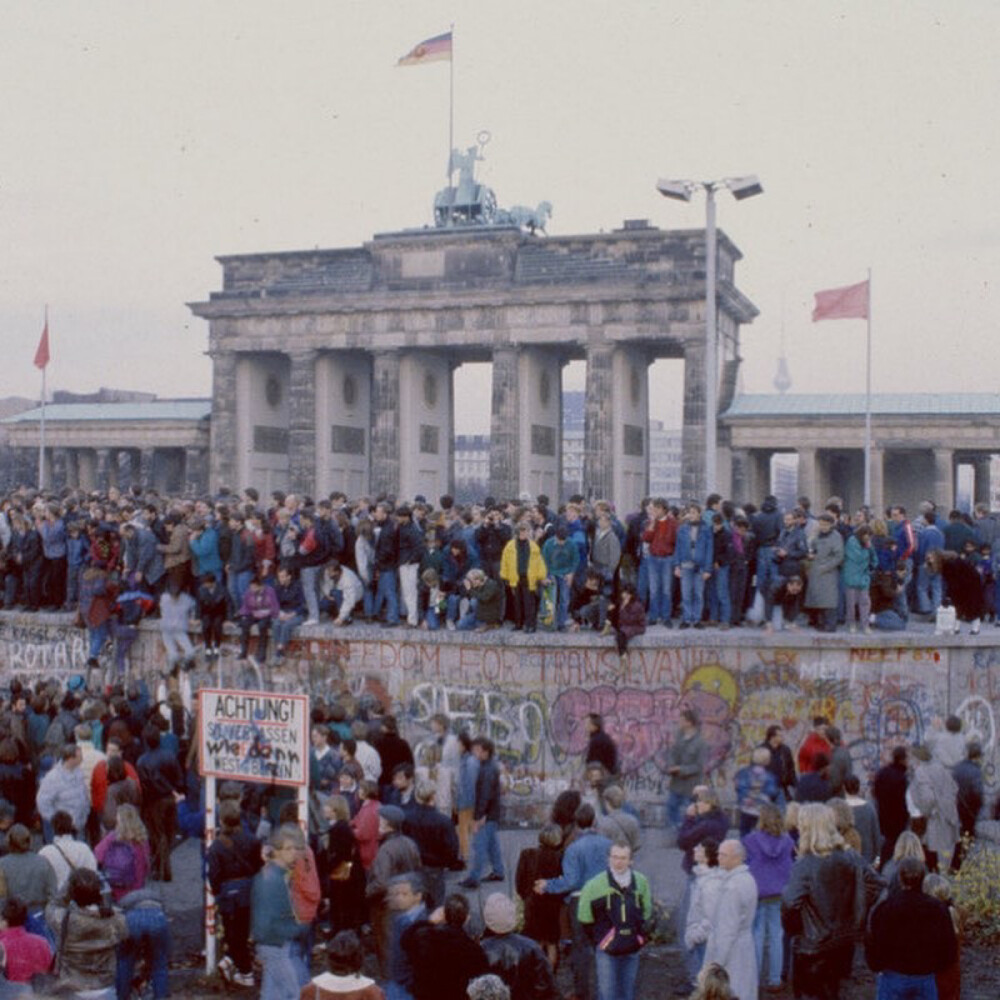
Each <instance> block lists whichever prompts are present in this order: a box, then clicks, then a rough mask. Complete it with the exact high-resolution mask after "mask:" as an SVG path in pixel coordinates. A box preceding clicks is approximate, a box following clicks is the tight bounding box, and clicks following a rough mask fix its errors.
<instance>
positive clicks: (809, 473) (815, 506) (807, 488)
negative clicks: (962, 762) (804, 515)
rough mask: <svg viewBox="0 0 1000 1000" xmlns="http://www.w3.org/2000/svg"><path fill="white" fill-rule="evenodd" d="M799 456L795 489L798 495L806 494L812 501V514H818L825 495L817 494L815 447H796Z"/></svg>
mask: <svg viewBox="0 0 1000 1000" xmlns="http://www.w3.org/2000/svg"><path fill="white" fill-rule="evenodd" d="M797 451H798V456H799V481H798V486H797V487H796V490H797V492H798V495H799V496H800V497H801V496H807V497H809V499H810V500H811V501H812V510H813V513H814V514H819V512H820V511H821V510H822V509H823V502H824V501H825V500H826V497H821V496H819V495H818V490H819V485H820V484H819V464H818V461H817V458H816V449H815V448H799V449H797Z"/></svg>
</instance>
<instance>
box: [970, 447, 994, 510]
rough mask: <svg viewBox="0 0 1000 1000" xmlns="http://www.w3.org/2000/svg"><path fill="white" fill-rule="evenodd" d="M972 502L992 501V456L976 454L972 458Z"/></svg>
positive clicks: (986, 502)
mask: <svg viewBox="0 0 1000 1000" xmlns="http://www.w3.org/2000/svg"><path fill="white" fill-rule="evenodd" d="M972 469H973V472H972V502H973V503H974V504H977V503H985V504H988V503H989V502H990V456H989V455H976V456H975V458H973V460H972Z"/></svg>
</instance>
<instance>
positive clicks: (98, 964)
mask: <svg viewBox="0 0 1000 1000" xmlns="http://www.w3.org/2000/svg"><path fill="white" fill-rule="evenodd" d="M45 919H46V922H47V923H48V925H49V928H50V930H51V931H52V933H53V935H54V936H55V939H56V942H57V943H61V945H62V946H61V947H60V948H59V959H58V969H59V972H58V976H59V979H58V982H57V984H56V992H59V993H63V992H64V991H66V992H68V991H71V990H72V991H74V992H75V991H82V990H100V989H107V988H108V987H109V986H114V985H115V970H116V968H117V951H116V949H117V946H118V945H119V944H121V942H122V941H124V940H125V939H126V938H127V937H128V924H127V923H126V921H125V915H124V914H123V913H122V912H121V911H120V910H115V911H114V912H113V913H111V914H110V916H106V917H104V916H101V914H100V913H99V912H98V908H97V907H96V906H85V907H78V906H77V905H76V903H70V904H69V910H68V917H67V910H66V908H64V907H62V906H56V905H55V904H54V903H50V904H49V905H48V906H47V907H46V909H45ZM64 928H65V934H63V929H64Z"/></svg>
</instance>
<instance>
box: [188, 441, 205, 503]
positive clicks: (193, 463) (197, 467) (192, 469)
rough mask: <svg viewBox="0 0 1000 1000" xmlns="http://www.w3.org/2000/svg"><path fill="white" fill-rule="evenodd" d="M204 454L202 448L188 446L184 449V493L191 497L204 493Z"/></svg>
mask: <svg viewBox="0 0 1000 1000" xmlns="http://www.w3.org/2000/svg"><path fill="white" fill-rule="evenodd" d="M204 455H205V452H204V450H203V449H202V448H198V447H192V446H189V447H187V448H185V449H184V493H185V495H186V496H193V495H195V494H197V493H202V492H204V489H205V474H204V471H203V468H202V466H203V464H204Z"/></svg>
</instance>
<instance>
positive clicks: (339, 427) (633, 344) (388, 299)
mask: <svg viewBox="0 0 1000 1000" xmlns="http://www.w3.org/2000/svg"><path fill="white" fill-rule="evenodd" d="M533 230H534V227H531V231H528V230H525V229H524V228H522V227H521V226H519V225H517V224H516V223H512V222H507V223H494V224H487V225H477V226H472V225H469V226H453V225H446V226H442V227H439V228H426V229H416V230H406V231H403V232H397V233H386V234H380V235H376V236H375V237H374V238H373V239H372V240H371V241H370V242H367V243H365V244H364V245H362V246H357V247H348V248H344V249H333V250H306V251H298V252H291V253H255V254H246V255H237V256H225V257H220V258H219V262H220V264H221V265H222V288H221V290H219V291H216V292H213V293H211V295H210V296H209V298H208V299H207V301H203V302H197V303H193V304H192V305H191V309H192V310H193V312H194V313H195V315H197V316H200V317H202V318H203V319H206V320H208V322H209V335H208V340H209V354H210V356H211V358H212V363H213V382H212V428H211V446H210V477H209V478H210V485H211V487H213V488H217V487H218V486H220V485H222V484H225V485H227V486H230V487H231V488H234V489H240V488H242V487H245V486H250V485H253V486H256V487H258V489H261V490H271V489H277V488H281V489H284V490H292V491H295V492H299V493H308V494H311V495H320V494H323V493H328V492H330V491H331V490H334V489H342V490H343V491H344V492H346V493H347V494H348V495H353V496H357V495H361V494H370V495H377V494H380V493H387V494H391V495H393V496H396V497H399V498H409V499H412V498H413V497H414V496H415V495H417V494H423V495H425V496H426V497H428V499H431V500H432V501H436V500H437V498H438V496H439V495H440V494H442V493H445V492H450V491H451V488H452V483H453V472H452V467H453V462H452V457H453V455H452V453H453V444H452V441H453V435H454V432H455V430H456V427H455V417H454V413H455V406H454V395H453V380H452V375H453V372H454V370H455V368H456V367H457V366H458V365H460V364H462V363H463V362H482V361H489V362H492V366H493V375H492V393H491V396H492V408H491V433H490V490H491V492H492V493H493V495H494V496H496V497H498V498H506V497H512V496H517V495H518V494H519V493H521V492H522V491H527V492H529V493H531V494H532V495H534V494H536V493H538V492H544V493H547V494H549V496H551V497H552V498H553V499H555V498H556V497H558V496H560V494H561V474H562V473H561V469H562V456H561V449H562V417H561V413H562V371H563V367H564V365H566V364H567V363H568V362H569V361H571V360H577V359H583V360H585V362H586V372H587V374H586V404H585V443H584V448H585V459H584V490H585V492H586V493H587V494H588V495H590V496H592V497H606V498H609V499H611V500H613V501H614V502H615V503H616V504H617V505H618V507H619V508H620V509H623V510H624V509H628V508H631V507H633V506H634V505H635V504H636V503H637V501H638V500H639V499H640V498H641V497H642V496H643V495H644V494H645V493H646V490H647V483H648V478H649V434H648V410H649V393H648V388H647V386H648V378H647V375H648V368H649V365H650V364H651V363H652V362H653V361H654V360H656V359H658V358H677V359H683V361H684V390H683V391H684V401H683V474H682V475H683V483H682V485H683V491H684V494H685V496H701V495H702V494H703V492H704V462H703V458H702V447H703V441H704V428H705V420H706V419H709V417H710V416H714V415H708V414H706V412H705V382H704V380H705V363H704V362H705V328H704V314H705V234H704V231H702V230H700V229H699V230H683V231H664V230H660V229H657V228H655V227H652V226H650V225H649V224H648V223H646V222H644V221H631V222H626V223H625V224H624V226H623V228H621V229H617V230H614V231H613V232H610V233H601V234H596V235H584V236H560V237H546V236H541V235H536V234H535V233H534V231H533ZM718 257H719V259H718V299H717V302H718V336H719V358H720V365H719V380H720V385H719V393H718V397H717V398H718V400H719V410H720V412H724V411H725V410H726V408H727V407H728V405H729V402H730V400H731V398H732V395H733V390H734V388H735V384H736V374H737V369H738V365H739V357H740V354H739V337H740V327H741V325H742V324H744V323H749V322H751V321H752V320H753V318H754V316H755V315H756V313H757V310H756V309H755V307H754V306H753V304H752V303H751V302H750V301H749V300H748V299H747V298H746V297H745V296H744V295H743V294H742V293H741V292H740V291H739V290H738V289H737V287H736V285H735V279H734V268H735V265H736V262H737V261H738V260H739V259H740V257H741V254H740V252H739V250H737V248H736V247H735V246H734V245H733V244H732V243H731V242H730V241H729V240H728V239H727V238H726V236H725V235H723V234H721V233H720V234H719V240H718ZM458 430H459V431H461V428H460V427H459V428H458ZM725 434H726V429H725V428H720V437H719V444H720V454H719V463H718V465H719V469H720V470H722V472H723V480H724V481H722V482H720V483H719V487H720V490H721V492H723V493H728V491H729V487H730V484H729V482H728V481H725V479H726V475H727V473H726V470H728V469H729V468H730V466H731V464H732V463H731V461H730V457H729V454H728V448H727V439H726V437H725Z"/></svg>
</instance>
